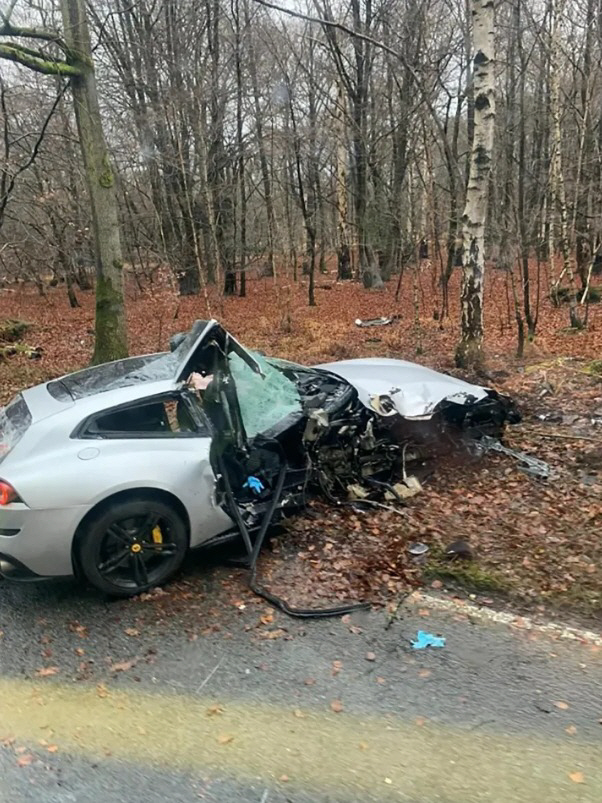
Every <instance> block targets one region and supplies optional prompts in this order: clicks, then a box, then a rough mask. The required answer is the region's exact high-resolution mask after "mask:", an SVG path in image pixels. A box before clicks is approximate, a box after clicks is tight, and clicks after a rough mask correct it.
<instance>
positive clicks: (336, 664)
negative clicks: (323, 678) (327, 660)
mask: <svg viewBox="0 0 602 803" xmlns="http://www.w3.org/2000/svg"><path fill="white" fill-rule="evenodd" d="M342 668H343V662H342V661H333V662H332V674H333V676H334V675H338V674H339V672H340V671H341V669H342Z"/></svg>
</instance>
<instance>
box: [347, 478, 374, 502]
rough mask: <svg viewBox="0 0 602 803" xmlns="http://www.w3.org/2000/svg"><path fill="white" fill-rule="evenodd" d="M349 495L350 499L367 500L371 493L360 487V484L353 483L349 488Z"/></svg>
mask: <svg viewBox="0 0 602 803" xmlns="http://www.w3.org/2000/svg"><path fill="white" fill-rule="evenodd" d="M347 494H348V496H349V498H350V499H366V497H367V496H369V495H370V491H369V490H367V488H364V486H363V485H360V484H359V483H358V482H355V483H352V484H351V485H348V486H347Z"/></svg>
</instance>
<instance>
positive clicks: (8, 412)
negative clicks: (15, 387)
mask: <svg viewBox="0 0 602 803" xmlns="http://www.w3.org/2000/svg"><path fill="white" fill-rule="evenodd" d="M30 424H31V413H30V412H29V407H28V406H27V404H26V402H25V399H24V398H23V396H22V395H21V394H19V395H18V396H15V398H14V399H13V400H12V401H11V402H10V404H9V405H7V406H6V407H2V408H0V461H1V460H2V458H3V457H6V455H7V454H8V453H9V452H10V450H11V449H12V448H13V447H14V446H16V445H17V443H18V442H19V441H20V440H21V438H22V437H23V435H24V434H25V432H26V431H27V429H28V427H29V426H30Z"/></svg>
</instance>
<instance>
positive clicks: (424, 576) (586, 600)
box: [0, 274, 602, 614]
mask: <svg viewBox="0 0 602 803" xmlns="http://www.w3.org/2000/svg"><path fill="white" fill-rule="evenodd" d="M420 280H421V282H422V284H421V288H420V309H421V313H420V321H419V325H420V332H419V335H420V337H419V341H418V340H417V337H418V335H417V333H416V331H415V321H416V319H415V315H414V310H413V306H412V305H413V302H412V293H411V291H410V289H409V288H407V292H406V293H405V295H404V293H403V288H402V293H401V300H400V303H399V304H395V302H394V290H395V288H394V287H387V289H386V290H385V291H383V293H379V294H371V293H370V292H368V291H364V290H363V289H362V288H360V287H359V286H358V285H357V284H352V283H338V282H335V283H333V284H332V287H331V289H330V290H329V292H328V293H326V292H324V293H323V294H322V295H320V294H319V293H318V295H317V303H318V306H317V307H315V308H309V307H307V306H305V303H306V302H305V297H304V295H303V294H304V292H305V289H304V288H303V286H299V287H294V288H293V291H292V293H291V299H292V300H291V305H292V306H291V309H293V310H294V312H293V313H292V325H291V327H290V331H288V332H282V331H280V330H279V329H278V326H277V325H276V326H275V324H274V321H278V320H280V314H279V312H278V310H279V295H278V291H277V290H276V291H274V290H273V289H272V286H271V284H269V282H268V281H267V280H262V281H257V282H255V281H250V282H249V283H248V297H247V298H246V299H240V298H231V299H217V298H216V297H215V296H214V295H212V293H211V291H210V294H209V301H210V303H211V304H212V312H213V314H216V313H217V314H218V315H219V317H220V319H221V320H222V321H223V322H224V324H225V325H226V326H228V327H229V328H231V329H232V331H233V332H234V333H235V334H236V335H237V336H238V337H240V339H241V340H242V341H243V342H246V343H248V344H249V345H250V346H253V347H255V348H257V349H261V350H263V351H265V352H266V353H271V354H279V355H282V356H286V357H289V358H290V359H294V360H298V361H300V362H305V363H308V364H316V363H322V362H329V361H334V360H341V359H348V358H351V357H357V356H388V357H396V358H402V359H409V360H413V361H415V360H416V359H418V360H419V361H420V362H423V363H425V364H427V365H430V366H432V367H433V368H436V369H437V370H442V371H446V372H450V373H455V374H456V375H458V372H457V371H456V370H455V369H454V367H453V363H452V359H451V355H452V354H453V350H454V344H455V340H456V337H457V314H458V310H453V311H452V314H453V316H454V319H453V320H451V321H449V320H447V321H445V322H443V323H442V322H441V321H439V320H433V316H432V310H433V309H434V308H436V306H437V303H438V300H437V297H436V295H435V294H434V293H433V291H432V290H431V288H430V287H429V281H428V278H427V277H426V276H424V277H421V279H420ZM456 280H457V278H456V277H454V278H453V279H452V287H451V288H450V298H453V297H456V296H455V295H454V293H455V287H454V285H453V282H455V281H456ZM501 282H503V279H502V278H500V276H498V274H492V275H491V276H490V282H489V286H488V296H487V300H486V315H490V316H493V320H494V321H495V322H493V321H492V323H491V324H490V325H489V329H488V340H487V344H486V345H487V352H488V354H489V364H488V376H487V380H486V381H484V379H483V377H466V378H467V379H469V381H476V382H478V383H479V384H483V383H485V384H491V383H494V385H495V386H496V387H497V388H498V389H499V390H500V392H502V393H504V394H507V395H509V396H512V397H514V398H515V399H517V400H518V401H519V403H520V406H521V410H522V413H523V422H522V423H521V424H520V425H518V426H517V427H512V428H510V429H509V430H508V433H507V437H506V438H505V443H504V445H505V446H507V447H508V448H509V449H513V450H516V451H517V452H520V453H521V454H524V455H527V456H528V457H529V458H531V459H534V460H536V461H543V462H544V463H545V464H547V465H548V466H549V468H550V471H551V474H550V476H549V477H548V478H547V479H542V478H537V477H534V476H529V474H528V473H525V472H524V471H521V470H519V469H520V466H521V462H520V461H519V460H518V459H513V458H510V457H508V456H506V455H504V454H499V453H496V452H489V453H488V454H480V455H479V454H474V455H470V456H466V458H465V459H464V460H463V461H459V460H458V457H457V455H443V456H442V457H441V459H440V460H439V461H438V464H437V466H436V470H435V471H434V473H432V474H431V475H429V476H426V477H422V476H420V477H419V481H420V484H421V488H422V490H421V492H420V493H417V494H416V495H415V496H413V497H412V498H408V499H405V500H404V502H405V504H404V505H403V506H401V505H399V504H398V502H397V500H387V501H385V502H384V505H386V506H387V507H386V508H385V507H383V508H380V509H379V508H377V507H375V506H365V508H367V507H369V509H365V508H364V509H362V506H361V504H360V502H361V500H359V501H358V504H357V505H354V506H353V507H352V506H340V507H333V506H331V505H326V504H324V503H322V502H320V501H316V502H314V503H312V505H311V506H310V507H309V509H308V511H307V514H306V515H304V516H299V517H297V518H295V519H292V520H289V521H288V522H287V533H286V536H285V537H280V538H276V539H274V541H273V543H272V549H271V551H270V550H265V551H264V553H263V554H262V555H261V557H260V561H259V563H260V572H261V576H262V578H263V579H264V580H265V582H266V584H269V587H270V589H271V590H273V591H274V593H278V594H281V595H282V596H283V597H285V598H286V599H287V600H288V601H289V603H290V604H296V605H299V606H303V605H311V606H314V605H315V604H316V602H317V603H320V601H322V602H324V604H332V603H333V602H337V601H342V600H345V601H346V600H350V599H351V600H368V601H371V602H378V603H381V602H386V601H389V600H391V599H397V598H400V597H403V595H404V594H407V593H408V591H412V590H413V589H416V588H419V587H422V586H425V585H426V586H427V587H428V586H429V585H430V584H431V583H442V584H443V586H444V587H452V588H459V587H460V588H461V587H464V588H467V589H468V590H469V591H476V592H477V593H481V594H485V595H487V596H488V597H490V596H492V595H494V596H496V597H497V596H503V597H505V598H513V599H517V600H520V601H521V602H527V603H529V604H532V605H533V606H537V605H542V604H543V605H546V606H548V607H558V606H570V607H571V608H573V609H575V608H576V609H579V610H582V611H585V612H587V613H590V614H591V613H595V612H600V610H601V609H602V542H601V541H600V537H599V533H600V526H601V524H602V362H601V361H600V358H599V355H600V353H602V325H601V323H600V322H601V319H602V309H601V308H600V305H595V306H592V308H591V309H590V323H589V327H588V329H587V330H586V331H583V332H578V333H569V332H567V330H566V310H565V309H563V308H562V307H561V308H555V307H553V306H552V305H551V304H550V303H549V302H548V301H547V300H545V301H542V307H541V315H540V322H539V324H538V334H537V339H536V342H535V344H531V345H530V346H529V347H528V354H527V357H526V358H525V359H523V360H516V359H515V357H514V356H513V352H514V349H515V332H514V324H513V321H512V317H511V314H510V313H508V315H507V316H506V314H505V311H504V309H503V308H502V307H500V306H499V304H500V299H502V298H503V297H504V289H503V284H501ZM63 295H64V294H63V293H61V292H60V291H59V290H56V291H51V292H49V293H48V294H47V298H46V299H44V298H40V297H38V296H37V294H36V291H35V289H32V288H27V287H23V288H21V289H19V291H18V292H15V293H10V294H8V293H0V316H1V317H2V318H9V319H24V320H27V321H31V322H32V323H31V326H32V329H31V330H28V331H34V332H35V337H36V343H39V345H40V347H41V348H42V349H43V352H42V353H43V358H42V359H41V360H35V361H32V360H29V359H25V358H22V357H21V356H20V355H18V354H17V355H15V356H14V357H13V358H11V359H10V361H5V362H4V363H2V362H1V361H0V387H1V388H2V398H1V399H0V401H1V402H2V403H5V402H6V401H7V400H8V399H9V398H10V397H11V396H12V395H14V393H15V392H16V391H17V390H19V389H20V388H21V387H23V386H27V385H32V384H36V383H38V382H40V381H44V380H45V379H47V378H48V377H50V376H57V375H60V374H62V373H64V372H66V371H68V370H73V369H75V368H78V367H81V366H82V365H84V364H85V363H86V362H87V360H88V359H89V355H90V353H91V348H92V342H93V316H94V307H93V297H92V296H91V295H89V294H85V293H82V294H81V301H82V307H81V308H80V309H75V310H71V309H69V307H68V301H67V298H66V295H65V297H63ZM204 303H205V302H204V301H202V300H201V299H199V298H192V299H188V298H185V299H180V298H177V297H175V296H174V295H173V294H172V293H170V292H168V291H167V290H165V291H163V290H161V289H157V288H153V289H152V291H151V290H149V291H148V293H147V294H146V295H140V293H139V291H138V290H137V289H134V288H130V289H129V290H128V320H129V325H130V349H131V351H132V353H145V352H146V353H148V352H149V351H157V350H160V349H163V348H165V346H166V343H167V340H168V337H169V335H170V334H171V333H173V332H174V331H176V330H181V329H183V328H185V327H186V326H187V325H189V324H190V323H191V322H192V320H194V319H195V318H197V317H199V316H202V315H203V314H204V313H205V311H204V309H201V308H200V305H202V304H204ZM387 310H390V315H388V316H383V311H387ZM149 311H150V314H149ZM176 315H177V320H174V316H176ZM393 316H397V319H396V325H395V326H389V325H384V326H382V327H380V328H379V332H378V335H379V336H378V338H374V337H372V336H371V335H372V333H371V331H370V328H368V329H365V328H363V327H356V326H351V327H350V326H349V324H350V323H351V322H352V321H354V320H355V318H356V317H358V318H359V319H360V320H362V321H365V320H366V321H369V320H374V319H378V318H382V317H391V318H392V317H393ZM142 322H143V323H144V325H142ZM440 327H442V328H440ZM496 327H497V329H496ZM418 345H419V347H420V350H421V355H420V357H418V358H417V357H416V349H417V348H418ZM559 354H562V355H563V356H562V357H559V356H557V355H559ZM387 508H388V509H387ZM459 541H462V542H464V543H465V544H466V545H467V546H468V548H469V550H470V552H471V555H472V559H471V560H466V559H463V557H462V556H457V557H456V558H455V559H453V560H449V555H447V556H446V552H447V550H448V548H449V546H450V545H452V544H454V542H459ZM234 577H235V580H234V581H233V582H234V585H235V586H236V583H238V582H239V581H242V579H243V578H244V573H243V572H237V573H235V574H234ZM236 578H238V579H236ZM195 581H196V580H195ZM186 593H188V592H186ZM190 593H193V592H192V591H190ZM233 593H234V592H233ZM240 595H241V596H243V594H242V592H240ZM244 599H245V601H246V600H248V597H247V596H244Z"/></svg>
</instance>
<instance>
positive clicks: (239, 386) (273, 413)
mask: <svg viewBox="0 0 602 803" xmlns="http://www.w3.org/2000/svg"><path fill="white" fill-rule="evenodd" d="M253 357H254V358H255V360H256V361H257V362H258V363H259V366H260V368H261V372H262V374H263V376H261V375H260V374H257V373H255V371H253V370H252V369H251V368H250V367H249V366H248V365H247V364H246V363H245V362H244V361H243V360H242V359H241V358H240V357H239V356H238V355H236V354H232V353H231V354H230V355H229V356H228V365H229V368H230V372H231V374H232V377H233V379H234V384H235V385H236V395H237V397H238V403H239V406H240V412H241V415H242V419H243V424H244V426H245V430H246V433H247V437H249V438H253V437H254V436H255V435H257V434H258V433H260V432H266V431H267V430H269V429H271V427H273V426H275V425H276V424H278V423H280V422H281V421H282V420H283V419H284V418H286V417H287V416H289V415H291V414H296V415H300V414H301V398H300V396H299V392H298V390H297V388H296V386H295V385H294V384H293V382H291V381H290V379H287V378H286V376H284V374H283V373H282V371H279V370H278V369H277V368H276V367H275V366H274V365H271V364H270V363H269V362H268V361H267V360H266V359H265V358H264V357H262V356H261V355H259V354H257V353H254V354H253Z"/></svg>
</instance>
